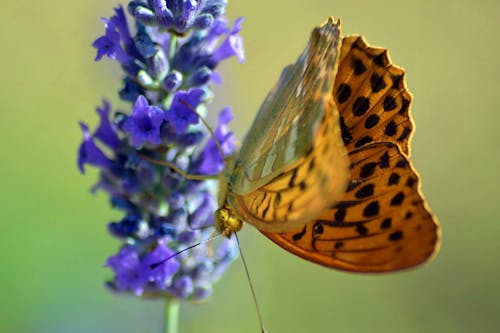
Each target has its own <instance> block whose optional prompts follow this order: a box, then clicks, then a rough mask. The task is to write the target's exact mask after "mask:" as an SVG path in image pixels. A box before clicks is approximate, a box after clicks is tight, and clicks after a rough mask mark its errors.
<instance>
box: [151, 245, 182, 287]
mask: <svg viewBox="0 0 500 333" xmlns="http://www.w3.org/2000/svg"><path fill="white" fill-rule="evenodd" d="M174 253H175V252H174V251H172V250H171V249H169V248H168V247H167V246H166V245H165V243H164V242H163V241H159V242H158V246H156V248H155V249H154V250H153V251H152V252H150V253H148V254H146V256H145V257H144V262H143V266H144V267H145V269H146V270H147V275H148V280H149V282H153V283H154V284H155V285H156V286H157V287H158V288H159V289H162V290H164V289H165V288H166V287H167V286H168V285H170V284H171V281H172V277H173V276H174V274H175V273H176V272H177V271H178V270H179V268H180V264H179V262H178V261H177V259H176V258H172V259H170V260H167V261H166V262H164V263H163V264H161V265H158V267H155V268H153V269H152V268H151V265H152V264H156V263H157V262H160V261H161V260H164V259H165V258H168V257H170V256H171V255H173V254H174Z"/></svg>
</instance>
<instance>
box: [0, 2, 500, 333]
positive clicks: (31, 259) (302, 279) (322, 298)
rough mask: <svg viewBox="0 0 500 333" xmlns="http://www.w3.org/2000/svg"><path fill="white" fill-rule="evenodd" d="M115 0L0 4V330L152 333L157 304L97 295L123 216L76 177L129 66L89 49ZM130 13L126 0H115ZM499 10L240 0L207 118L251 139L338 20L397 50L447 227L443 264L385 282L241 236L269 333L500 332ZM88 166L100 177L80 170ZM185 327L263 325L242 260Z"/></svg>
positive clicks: (187, 313) (490, 5) (254, 234)
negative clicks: (305, 55) (281, 83)
mask: <svg viewBox="0 0 500 333" xmlns="http://www.w3.org/2000/svg"><path fill="white" fill-rule="evenodd" d="M118 3H119V2H118V1H102V0H101V1H98V0H92V1H72V2H68V1H62V0H54V1H27V0H24V1H23V0H21V1H8V2H5V3H3V4H2V8H1V9H0V48H1V53H0V59H1V66H0V68H1V78H2V79H1V81H0V92H1V98H0V108H1V111H0V142H1V145H2V147H1V149H0V158H1V163H0V170H1V172H0V177H1V185H0V186H1V187H0V188H1V191H0V202H1V210H0V212H1V230H0V260H1V261H0V264H1V265H0V279H1V280H0V282H1V294H0V302H1V303H0V304H1V309H0V332H50V333H53V332H120V333H128V332H151V333H153V332H159V331H160V328H161V322H162V311H163V309H162V303H160V302H156V301H143V300H139V299H135V298H132V297H117V296H115V295H112V294H110V293H109V292H108V291H107V290H106V289H105V288H104V286H103V281H104V280H105V279H106V278H107V277H109V276H110V272H109V270H108V269H105V268H103V263H104V261H105V258H106V257H107V256H109V255H110V254H114V253H116V251H117V249H118V245H119V243H118V242H117V241H116V240H114V239H112V238H111V237H110V236H109V235H108V234H107V232H106V223H107V222H108V221H109V220H111V219H115V218H118V214H117V213H116V212H113V211H112V210H111V209H110V207H109V205H108V201H107V198H106V196H105V195H104V194H102V193H100V194H98V195H95V196H94V195H91V194H90V193H89V191H88V190H89V189H90V187H91V186H92V184H93V183H94V181H95V180H96V177H97V174H96V173H95V171H94V170H92V171H90V172H88V173H87V174H86V175H85V176H82V175H80V174H79V173H78V171H77V167H76V150H77V147H78V144H79V143H80V140H81V133H80V130H79V128H78V126H77V122H78V121H79V120H86V121H89V122H90V123H91V124H95V123H96V122H97V116H96V114H95V112H94V107H95V105H97V104H100V100H101V98H102V97H104V96H107V97H109V98H110V99H111V100H112V101H114V102H116V101H117V99H118V98H117V95H116V91H117V89H118V87H119V83H118V82H119V70H118V68H117V66H115V64H114V63H111V62H110V61H108V60H105V61H103V62H100V63H94V62H93V58H94V56H95V51H94V49H92V48H91V46H90V44H91V43H92V41H93V40H94V39H95V38H96V37H98V36H99V35H100V34H101V33H102V32H103V31H104V28H103V25H102V23H101V22H100V21H99V17H101V16H105V17H109V16H111V14H112V7H113V6H115V5H117V4H118ZM122 3H125V1H122ZM499 13H500V2H499V1H498V0H490V1H487V0H478V1H451V0H447V1H403V0H401V1H392V0H391V1H331V0H330V1H322V0H309V1H301V0H287V1H285V0H275V1H269V0H267V1H265V0H252V1H250V0H239V1H235V0H233V1H230V3H229V7H228V16H229V17H230V18H231V19H234V18H236V17H239V16H241V15H243V16H245V23H244V30H243V36H244V37H245V43H246V51H247V62H246V63H245V64H244V65H242V66H240V65H238V64H237V63H236V61H234V60H232V61H230V62H229V63H227V64H223V65H222V67H223V68H222V74H223V75H224V77H225V83H226V84H225V85H224V86H222V87H220V88H218V89H217V91H218V94H217V101H216V103H215V105H214V107H213V108H212V110H218V108H219V107H220V106H223V105H226V104H229V105H231V106H232V107H233V110H234V112H235V114H236V121H235V123H234V126H233V128H234V129H235V130H236V133H237V134H238V137H239V138H242V137H243V135H244V133H245V131H246V129H247V127H248V125H249V123H250V122H251V120H252V119H253V117H254V114H255V111H256V110H257V108H258V106H259V104H260V102H261V101H262V99H263V97H264V96H265V94H266V92H267V90H268V89H269V88H270V87H271V86H272V84H273V83H274V81H275V80H276V79H277V77H278V75H279V73H280V71H281V69H282V67H283V66H284V65H285V64H288V63H290V62H292V61H294V60H295V58H296V57H297V55H298V54H299V52H300V51H301V50H302V48H303V47H304V45H305V43H306V40H307V38H308V35H309V33H310V31H311V29H312V28H313V27H314V26H316V25H318V24H320V23H321V22H323V21H324V20H325V19H326V17H327V16H328V15H333V16H340V17H341V18H342V23H343V30H344V33H345V34H353V33H359V34H363V35H365V36H366V38H367V40H368V41H369V42H370V43H371V44H374V45H381V46H384V47H387V48H388V49H389V50H390V54H391V57H392V59H393V61H394V62H395V63H396V64H398V65H401V66H403V67H405V68H406V69H407V82H408V85H409V87H410V90H411V91H412V92H413V93H414V95H415V101H414V104H413V115H414V118H415V120H416V123H417V132H416V135H415V136H414V139H413V161H414V163H415V166H416V167H417V169H418V170H419V172H420V173H421V175H422V178H423V190H424V192H425V194H426V197H427V199H428V201H429V203H430V206H431V207H432V209H433V210H434V212H435V213H436V214H437V216H438V217H439V218H440V220H441V223H442V228H443V243H442V249H441V253H440V254H439V256H438V257H437V258H436V259H435V260H434V261H433V262H432V263H430V264H427V265H424V266H423V267H420V268H418V269H416V270H412V271H408V272H403V273H397V274H388V275H378V276H367V275H356V274H348V273H343V272H338V271H334V270H329V269H326V268H322V267H319V266H316V265H313V264H310V263H308V262H305V261H303V260H301V259H298V258H296V257H294V256H292V255H290V254H288V253H286V252H285V251H283V250H281V249H280V248H278V247H277V246H274V245H273V244H272V243H271V242H269V241H268V240H267V239H265V238H264V237H263V236H261V235H260V234H259V233H258V231H256V230H255V229H253V228H252V227H249V226H247V227H245V228H244V230H243V232H242V233H241V240H242V247H243V249H244V251H245V253H246V256H247V260H248V264H249V267H250V270H251V273H252V276H253V282H254V284H255V288H256V289H257V293H258V297H259V300H260V303H261V307H262V311H263V317H264V319H265V322H266V326H267V327H268V330H269V332H271V333H272V332H274V333H280V332H471V331H475V332H496V331H497V330H498V329H499V327H500V316H499V314H498V312H499V311H500V279H499V278H500V265H499V264H500V259H499V257H500V245H499V244H500V242H499V237H500V223H499V222H500V209H499V203H500V190H499V187H500V182H499V179H500V178H499V176H498V172H499V171H500V154H499V153H500V150H499V148H498V142H499V139H500V138H499V133H500V131H499V129H498V128H499V127H498V125H499V123H500V112H499V110H498V105H499V102H498V100H499V97H500V94H499V92H500V91H499V82H500V80H499V78H500V65H499V57H500V43H499V33H500V29H499V28H500V23H499V22H500V20H499V17H498V15H499ZM88 169H89V170H90V169H91V168H88ZM180 324H181V327H180V333H187V332H258V322H257V318H256V314H255V310H254V305H253V303H252V299H251V296H250V290H249V287H248V284H247V281H246V279H245V276H244V272H243V269H242V265H241V262H240V261H238V262H236V263H234V264H233V266H232V267H231V268H230V269H229V271H228V273H227V274H226V275H225V276H224V277H223V278H222V280H221V281H220V282H219V283H218V284H217V285H216V287H215V293H214V296H213V298H212V300H211V301H210V302H209V303H206V304H202V305H196V304H183V305H182V307H181V322H180Z"/></svg>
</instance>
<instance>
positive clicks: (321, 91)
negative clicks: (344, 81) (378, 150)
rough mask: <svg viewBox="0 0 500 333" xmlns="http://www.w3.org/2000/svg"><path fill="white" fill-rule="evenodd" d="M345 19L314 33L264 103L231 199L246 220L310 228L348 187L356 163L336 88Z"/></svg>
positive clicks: (232, 180)
mask: <svg viewBox="0 0 500 333" xmlns="http://www.w3.org/2000/svg"><path fill="white" fill-rule="evenodd" d="M339 35H340V23H339V22H337V23H334V21H333V19H331V18H330V19H329V20H328V21H327V22H326V23H325V24H324V25H323V26H321V27H320V28H317V29H315V30H314V31H313V33H312V35H311V38H310V40H309V44H308V46H307V47H306V49H305V50H304V52H303V53H302V55H301V56H300V57H299V59H298V61H297V63H296V64H294V65H292V66H288V67H287V68H286V69H285V71H284V72H283V74H282V76H281V79H280V81H279V82H278V83H277V84H276V86H275V87H274V89H273V91H272V92H271V93H270V94H269V96H268V97H267V98H266V101H265V102H264V104H263V106H262V107H261V109H260V111H259V113H258V115H257V118H256V120H255V122H254V124H253V125H252V127H251V129H250V131H249V134H248V135H247V137H246V138H245V140H244V142H243V145H242V148H241V152H240V154H239V155H238V156H237V158H236V161H235V165H234V167H233V168H232V169H231V170H229V186H228V191H227V201H228V203H229V205H230V206H231V207H232V209H233V211H234V213H235V214H236V215H238V216H239V217H240V218H241V219H242V220H244V221H246V222H248V223H250V224H252V225H254V226H255V227H257V228H258V229H261V230H266V231H285V230H291V229H294V228H296V227H297V226H301V225H304V224H305V223H307V222H309V221H310V220H311V218H315V217H317V216H319V215H320V214H321V212H322V211H323V210H324V209H325V208H327V207H329V206H331V205H332V204H333V203H334V202H335V201H337V200H338V198H339V197H340V196H341V195H342V193H343V192H344V190H345V188H346V185H347V180H348V177H349V176H348V172H349V171H348V167H349V161H348V158H347V153H346V150H345V147H344V145H343V142H342V139H341V130H340V122H339V115H338V110H337V107H336V104H335V102H334V101H333V96H332V95H331V91H332V89H333V82H334V77H335V73H336V68H337V62H338V56H339V49H340V43H339Z"/></svg>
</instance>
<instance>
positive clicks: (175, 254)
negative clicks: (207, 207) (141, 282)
mask: <svg viewBox="0 0 500 333" xmlns="http://www.w3.org/2000/svg"><path fill="white" fill-rule="evenodd" d="M218 236H220V233H218V232H215V233H214V234H212V235H211V236H210V237H209V238H207V239H205V240H202V241H201V242H198V243H196V244H193V245H190V246H188V247H186V248H185V249H182V250H180V251H177V252H175V253H174V254H172V255H170V256H168V257H166V258H165V259H162V260H160V261H158V262H155V263H154V264H151V265H149V268H150V269H155V268H156V267H158V266H160V265H161V264H163V263H165V262H167V261H169V260H170V259H172V258H175V257H177V256H178V255H179V254H181V253H183V252H186V251H187V250H191V249H192V248H193V247H197V246H198V245H201V244H203V243H207V242H210V241H211V240H212V239H214V238H216V237H218Z"/></svg>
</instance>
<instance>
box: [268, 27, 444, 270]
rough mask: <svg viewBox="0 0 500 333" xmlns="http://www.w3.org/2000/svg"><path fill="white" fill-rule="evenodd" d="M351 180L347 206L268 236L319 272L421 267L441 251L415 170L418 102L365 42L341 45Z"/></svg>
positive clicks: (339, 83)
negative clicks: (414, 107)
mask: <svg viewBox="0 0 500 333" xmlns="http://www.w3.org/2000/svg"><path fill="white" fill-rule="evenodd" d="M333 95H334V96H335V101H336V103H337V106H338V109H339V112H340V119H341V126H342V138H343V141H344V143H345V145H346V147H347V148H348V150H349V158H350V162H351V166H350V168H351V176H350V181H349V185H348V189H347V191H346V193H345V194H344V196H343V197H342V199H341V201H340V202H339V203H337V204H335V205H334V206H332V207H331V208H329V209H327V210H326V211H324V212H323V214H322V215H321V216H320V217H319V218H318V219H315V220H313V221H312V222H310V223H308V224H307V225H306V226H304V227H301V228H297V229H296V230H292V231H287V232H282V233H272V232H265V231H263V233H264V235H266V236H267V237H268V238H270V239H271V240H272V241H273V242H275V243H277V244H278V245H279V246H281V247H283V248H284V249H286V250H287V251H289V252H291V253H294V254H296V255H298V256H300V257H302V258H304V259H307V260H310V261H313V262H316V263H318V264H321V265H324V266H327V267H331V268H337V269H342V270H348V271H355V272H384V271H394V270H399V269H404V268H409V267H412V266H415V265H418V264H420V263H422V262H424V261H425V260H426V259H428V258H429V257H430V256H431V255H432V254H433V253H436V251H437V248H438V246H439V226H438V222H437V219H436V218H435V217H434V215H432V213H431V212H430V211H429V208H428V207H427V205H426V203H425V199H424V198H423V195H422V193H421V192H420V184H419V177H418V175H417V173H416V171H415V170H414V169H413V167H412V166H411V163H410V161H409V160H408V157H407V155H406V153H409V139H410V136H411V133H412V130H413V127H414V126H413V122H412V120H411V118H410V116H409V108H410V103H411V94H410V93H409V92H408V91H407V89H406V86H405V83H404V72H403V70H402V69H400V68H399V67H397V66H395V65H392V64H391V63H390V60H389V57H388V55H387V51H386V50H383V49H378V48H371V47H369V46H367V45H366V43H365V42H364V40H363V39H362V37H356V36H354V37H347V38H344V39H343V41H342V49H341V56H340V65H339V70H338V74H337V77H336V80H335V86H334V90H333Z"/></svg>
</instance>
